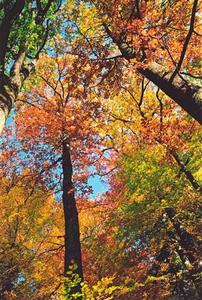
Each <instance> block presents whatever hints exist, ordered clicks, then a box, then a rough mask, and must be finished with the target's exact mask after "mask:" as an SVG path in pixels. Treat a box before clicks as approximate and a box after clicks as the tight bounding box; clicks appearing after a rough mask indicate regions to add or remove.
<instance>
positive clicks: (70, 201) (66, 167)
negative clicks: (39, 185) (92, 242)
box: [62, 142, 83, 279]
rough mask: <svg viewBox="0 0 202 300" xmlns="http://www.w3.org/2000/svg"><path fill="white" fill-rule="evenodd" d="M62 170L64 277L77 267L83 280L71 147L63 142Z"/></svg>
mask: <svg viewBox="0 0 202 300" xmlns="http://www.w3.org/2000/svg"><path fill="white" fill-rule="evenodd" d="M62 168H63V195H62V201H63V208H64V220H65V255H64V260H65V262H64V275H65V276H67V272H68V271H69V268H70V266H73V265H77V270H76V271H75V272H76V273H77V274H78V275H79V277H80V278H81V279H83V270H82V256H81V243H80V231H79V221H78V211H77V207H76V200H75V195H74V187H73V183H72V162H71V156H70V150H69V146H68V145H67V144H66V142H63V152H62Z"/></svg>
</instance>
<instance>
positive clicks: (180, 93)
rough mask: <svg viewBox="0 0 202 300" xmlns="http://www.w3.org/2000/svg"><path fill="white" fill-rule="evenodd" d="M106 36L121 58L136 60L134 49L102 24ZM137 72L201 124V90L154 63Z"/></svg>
mask: <svg viewBox="0 0 202 300" xmlns="http://www.w3.org/2000/svg"><path fill="white" fill-rule="evenodd" d="M103 25H104V28H105V30H106V32H107V34H108V35H109V36H110V37H111V38H112V40H113V42H114V43H115V44H116V45H117V46H118V48H119V50H120V52H121V53H122V55H123V57H124V58H125V59H127V60H128V61H130V60H131V59H133V58H136V52H135V49H134V48H133V47H131V46H129V45H128V44H127V43H126V42H121V41H120V40H117V39H116V38H115V37H114V36H113V33H112V32H111V31H110V30H109V28H108V26H107V25H106V24H103ZM137 70H138V72H139V73H141V74H142V75H143V76H145V77H146V78H147V79H149V80H150V81H151V82H153V83H154V84H155V85H156V86H157V87H158V88H159V89H160V90H162V91H163V92H164V93H165V94H166V95H167V96H169V97H170V98H171V99H173V100H174V101H175V102H176V103H177V104H179V105H180V106H181V107H182V108H183V109H184V110H185V111H186V112H187V113H188V114H190V115H191V116H192V117H193V118H194V119H195V120H197V121H198V122H199V123H200V124H202V88H201V87H199V86H196V85H194V84H192V83H190V82H187V81H185V80H184V79H183V77H182V76H179V75H178V74H175V76H174V77H173V74H174V73H175V71H174V73H173V72H170V70H166V69H165V67H163V66H162V65H159V64H157V63H155V62H153V63H152V64H150V65H149V66H147V65H145V68H142V67H141V68H140V67H139V68H137Z"/></svg>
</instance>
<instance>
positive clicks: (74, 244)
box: [16, 51, 100, 288]
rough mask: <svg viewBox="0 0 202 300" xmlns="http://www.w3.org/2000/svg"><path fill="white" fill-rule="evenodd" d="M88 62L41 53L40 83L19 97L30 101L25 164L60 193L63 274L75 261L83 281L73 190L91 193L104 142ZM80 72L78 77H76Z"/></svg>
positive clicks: (21, 125)
mask: <svg viewBox="0 0 202 300" xmlns="http://www.w3.org/2000/svg"><path fill="white" fill-rule="evenodd" d="M85 64H86V62H85V60H79V59H77V58H76V57H73V56H70V55H67V56H66V55H64V56H60V55H59V54H58V52H57V51H56V56H55V57H48V56H47V55H43V56H42V57H41V59H40V60H39V62H38V65H37V69H36V72H37V73H36V74H37V78H36V77H35V75H34V76H33V80H34V81H35V82H37V84H36V87H35V88H33V87H32V82H31V85H30V84H29V86H31V89H30V90H29V86H27V93H23V94H22V95H21V98H20V99H19V101H21V102H24V100H26V101H28V102H29V101H31V104H32V105H29V103H28V105H27V106H24V105H23V106H22V107H21V109H19V112H18V115H17V117H16V124H17V137H18V140H19V142H20V143H21V147H22V149H23V151H24V152H25V153H26V156H28V155H29V157H30V159H29V160H28V161H27V162H26V164H27V165H29V166H30V167H31V168H32V170H33V171H34V170H35V172H36V173H37V172H39V176H40V175H41V177H42V178H43V179H44V181H45V183H46V184H47V185H48V186H49V187H50V188H53V189H54V190H56V191H59V192H62V202H63V209H64V219H65V222H64V224H65V254H64V276H68V271H69V270H70V268H71V267H72V266H74V265H76V266H77V269H76V274H78V276H79V277H80V279H81V280H82V279H83V271H82V259H81V245H80V230H79V222H78V212H77V207H76V198H75V191H76V194H77V197H83V198H85V197H86V195H88V187H87V184H86V182H87V178H88V176H89V171H88V168H89V167H90V166H91V165H93V162H94V160H95V159H97V158H99V144H100V141H99V136H98V134H97V124H96V122H95V121H96V119H97V118H98V117H99V103H98V101H97V100H96V98H93V99H91V97H90V95H87V94H86V92H85V88H86V76H87V75H88V80H89V81H90V80H91V79H90V77H89V73H87V75H86V74H85V73H84V72H83V69H82V68H81V65H83V66H84V65H85ZM76 70H77V77H75V75H74V72H75V71H76ZM93 75H94V74H93V73H92V77H93ZM30 80H31V79H30ZM92 80H94V79H92ZM25 88H26V86H25ZM19 103H20V102H19ZM24 118H26V122H24V121H23V120H24ZM25 161H26V158H25ZM73 169H74V175H73ZM73 181H74V184H73ZM61 182H62V184H61ZM77 288H78V287H77Z"/></svg>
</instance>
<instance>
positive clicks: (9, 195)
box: [0, 170, 64, 299]
mask: <svg viewBox="0 0 202 300" xmlns="http://www.w3.org/2000/svg"><path fill="white" fill-rule="evenodd" d="M31 176H32V175H31V173H30V172H29V170H24V171H23V172H22V173H21V174H19V175H18V176H17V175H14V174H13V178H6V177H4V178H2V179H1V190H0V211H1V213H0V215H1V242H0V257H1V263H0V270H1V275H0V296H1V299H41V297H43V299H50V298H49V295H50V294H51V293H52V292H53V291H54V289H56V288H57V287H58V286H59V284H60V278H59V276H58V274H59V273H60V272H61V268H62V264H61V255H62V252H63V247H64V245H63V240H61V238H59V235H60V234H61V231H62V229H63V224H62V223H61V222H60V220H61V216H62V207H61V206H60V205H59V204H57V203H56V202H55V199H54V197H53V195H52V193H51V192H50V191H49V190H48V189H47V188H46V187H45V186H44V185H43V184H42V183H40V182H35V184H34V185H33V182H32V181H31V180H30V177H31Z"/></svg>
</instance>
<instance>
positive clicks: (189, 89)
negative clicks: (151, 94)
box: [138, 63, 202, 124]
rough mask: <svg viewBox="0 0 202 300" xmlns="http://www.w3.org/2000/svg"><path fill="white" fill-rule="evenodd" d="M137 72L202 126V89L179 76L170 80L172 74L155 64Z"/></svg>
mask: <svg viewBox="0 0 202 300" xmlns="http://www.w3.org/2000/svg"><path fill="white" fill-rule="evenodd" d="M138 71H139V72H140V73H141V74H142V75H144V76H145V77H146V78H147V79H149V80H151V81H152V82H153V83H154V84H155V85H156V86H157V87H158V88H160V89H161V90H162V91H163V92H164V93H165V94H166V95H167V96H169V97H170V98H171V99H173V100H174V101H175V102H176V103H177V104H179V105H180V106H181V107H182V108H183V109H184V110H185V111H186V112H187V113H188V114H190V115H191V116H192V117H193V118H194V119H195V120H197V121H198V122H199V123H200V124H202V88H200V87H199V86H196V85H194V84H192V83H190V82H186V81H185V80H183V78H181V77H180V76H179V75H176V76H175V78H174V79H173V80H171V78H172V73H171V72H168V71H166V70H165V69H164V68H163V67H162V66H160V65H159V64H157V63H153V64H151V65H150V66H149V67H147V68H145V69H143V68H139V69H138Z"/></svg>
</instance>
